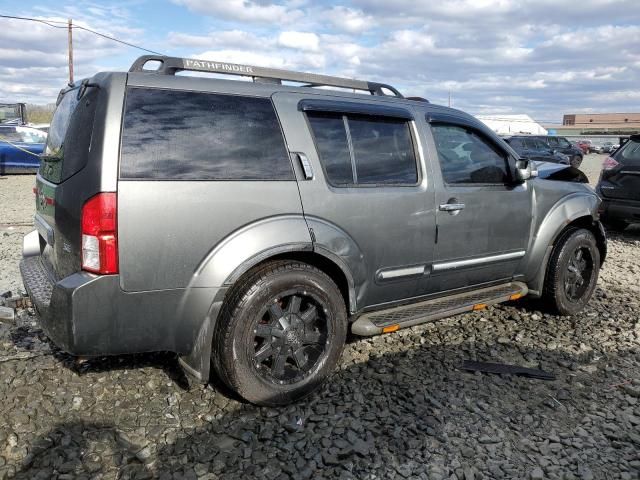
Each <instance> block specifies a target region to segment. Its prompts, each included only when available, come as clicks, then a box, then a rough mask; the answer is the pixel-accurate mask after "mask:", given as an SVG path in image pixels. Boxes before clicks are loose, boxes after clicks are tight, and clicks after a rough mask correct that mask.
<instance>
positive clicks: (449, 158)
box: [432, 124, 510, 184]
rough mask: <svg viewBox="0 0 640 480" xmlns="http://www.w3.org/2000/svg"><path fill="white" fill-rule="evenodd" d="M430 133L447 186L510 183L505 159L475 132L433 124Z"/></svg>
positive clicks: (453, 126)
mask: <svg viewBox="0 0 640 480" xmlns="http://www.w3.org/2000/svg"><path fill="white" fill-rule="evenodd" d="M432 131H433V136H434V140H435V143H436V148H437V150H438V157H439V158H440V168H441V169H442V176H443V177H444V181H445V182H446V183H448V184H475V183H484V184H505V183H507V182H508V181H509V178H510V174H509V168H508V162H507V158H506V155H505V154H504V153H502V152H500V151H499V150H498V149H497V148H496V147H494V146H493V145H491V144H490V143H489V142H488V141H486V140H485V139H484V138H483V137H482V136H480V135H479V134H477V133H476V132H475V131H473V130H471V129H469V128H466V127H462V126H458V125H448V124H434V125H432Z"/></svg>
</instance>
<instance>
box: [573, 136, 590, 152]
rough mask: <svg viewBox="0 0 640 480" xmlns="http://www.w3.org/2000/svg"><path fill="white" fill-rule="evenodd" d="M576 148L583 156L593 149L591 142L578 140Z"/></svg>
mask: <svg viewBox="0 0 640 480" xmlns="http://www.w3.org/2000/svg"><path fill="white" fill-rule="evenodd" d="M576 146H577V147H578V148H579V149H580V150H581V151H582V153H583V155H586V154H587V153H589V149H590V148H591V140H578V141H577V142H576Z"/></svg>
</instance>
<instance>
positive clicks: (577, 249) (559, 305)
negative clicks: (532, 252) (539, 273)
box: [544, 228, 600, 315]
mask: <svg viewBox="0 0 640 480" xmlns="http://www.w3.org/2000/svg"><path fill="white" fill-rule="evenodd" d="M599 272H600V251H599V250H598V245H597V243H596V238H595V236H594V235H593V233H591V232H590V231H589V230H586V229H584V228H580V229H578V228H572V229H569V230H567V231H566V232H565V233H564V234H563V235H562V237H561V238H560V240H559V241H558V242H557V243H556V245H555V247H554V249H553V253H552V255H551V259H550V260H549V266H548V268H547V277H546V279H545V288H544V301H545V303H546V304H547V306H549V307H550V308H551V309H552V310H554V311H555V312H556V313H558V314H560V315H575V314H576V313H578V312H580V311H581V310H582V309H583V308H584V307H585V306H586V304H587V303H588V302H589V299H590V298H591V295H592V294H593V291H594V290H595V288H596V282H597V281H598V273H599Z"/></svg>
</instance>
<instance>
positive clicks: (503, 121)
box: [476, 114, 547, 135]
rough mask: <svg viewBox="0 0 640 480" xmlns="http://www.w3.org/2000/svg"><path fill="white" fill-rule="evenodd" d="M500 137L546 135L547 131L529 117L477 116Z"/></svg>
mask: <svg viewBox="0 0 640 480" xmlns="http://www.w3.org/2000/svg"><path fill="white" fill-rule="evenodd" d="M476 118H477V119H478V120H480V121H481V122H482V123H484V124H485V125H486V126H487V127H489V128H490V129H491V130H493V131H494V132H496V133H497V134H498V135H519V134H529V135H546V134H547V131H546V130H545V129H544V128H543V127H542V125H540V124H539V123H538V122H536V121H535V120H534V119H533V118H531V117H530V116H529V115H503V114H500V115H476Z"/></svg>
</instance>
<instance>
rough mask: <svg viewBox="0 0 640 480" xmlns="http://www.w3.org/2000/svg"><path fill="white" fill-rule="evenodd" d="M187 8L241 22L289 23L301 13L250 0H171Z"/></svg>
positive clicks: (296, 10) (278, 5)
mask: <svg viewBox="0 0 640 480" xmlns="http://www.w3.org/2000/svg"><path fill="white" fill-rule="evenodd" d="M173 2H174V3H176V4H177V5H183V6H185V7H187V8H188V9H189V10H191V11H193V12H197V13H202V14H205V15H211V16H216V17H220V18H223V19H225V20H236V21H241V22H256V23H257V22H270V23H291V22H293V21H295V20H297V19H298V18H300V17H301V16H302V15H303V13H302V11H301V10H298V9H296V8H290V7H289V6H288V5H287V4H275V3H271V4H263V3H261V2H254V1H251V0H224V1H213V2H212V1H209V0H173Z"/></svg>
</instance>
